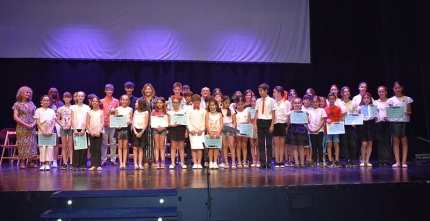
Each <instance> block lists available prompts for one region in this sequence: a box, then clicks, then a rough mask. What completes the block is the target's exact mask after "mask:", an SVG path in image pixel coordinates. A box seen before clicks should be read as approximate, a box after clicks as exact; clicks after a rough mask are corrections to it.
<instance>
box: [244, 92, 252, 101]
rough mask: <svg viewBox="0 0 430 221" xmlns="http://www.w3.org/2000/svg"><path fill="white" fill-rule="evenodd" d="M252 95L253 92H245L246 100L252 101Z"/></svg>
mask: <svg viewBox="0 0 430 221" xmlns="http://www.w3.org/2000/svg"><path fill="white" fill-rule="evenodd" d="M251 97H252V95H251V93H247V94H245V100H246V101H247V102H248V101H251Z"/></svg>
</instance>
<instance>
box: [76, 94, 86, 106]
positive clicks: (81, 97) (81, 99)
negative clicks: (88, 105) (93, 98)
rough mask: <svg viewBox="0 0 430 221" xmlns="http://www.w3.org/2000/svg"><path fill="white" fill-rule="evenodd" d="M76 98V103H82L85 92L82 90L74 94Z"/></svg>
mask: <svg viewBox="0 0 430 221" xmlns="http://www.w3.org/2000/svg"><path fill="white" fill-rule="evenodd" d="M76 99H77V101H78V103H83V102H84V99H85V94H84V93H82V92H79V93H78V95H77V96H76Z"/></svg>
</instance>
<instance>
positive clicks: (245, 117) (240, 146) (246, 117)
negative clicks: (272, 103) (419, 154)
mask: <svg viewBox="0 0 430 221" xmlns="http://www.w3.org/2000/svg"><path fill="white" fill-rule="evenodd" d="M245 101H246V100H245V98H244V97H238V98H237V99H236V102H235V103H236V108H237V112H236V114H233V118H236V120H234V122H236V124H235V125H234V128H236V129H237V125H238V124H251V114H250V113H249V111H248V110H247V109H245ZM248 138H249V137H246V136H237V137H236V143H237V147H236V150H237V153H236V154H237V167H238V168H248V164H247V163H246V156H247V154H248V150H247V143H248ZM241 156H243V162H242V161H241V159H242V158H241Z"/></svg>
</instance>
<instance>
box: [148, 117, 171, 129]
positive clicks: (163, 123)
mask: <svg viewBox="0 0 430 221" xmlns="http://www.w3.org/2000/svg"><path fill="white" fill-rule="evenodd" d="M167 126H168V123H167V115H158V116H151V128H157V127H167Z"/></svg>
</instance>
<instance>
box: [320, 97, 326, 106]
mask: <svg viewBox="0 0 430 221" xmlns="http://www.w3.org/2000/svg"><path fill="white" fill-rule="evenodd" d="M325 105H326V100H325V98H323V99H320V105H319V106H320V108H324V107H325Z"/></svg>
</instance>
